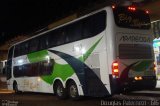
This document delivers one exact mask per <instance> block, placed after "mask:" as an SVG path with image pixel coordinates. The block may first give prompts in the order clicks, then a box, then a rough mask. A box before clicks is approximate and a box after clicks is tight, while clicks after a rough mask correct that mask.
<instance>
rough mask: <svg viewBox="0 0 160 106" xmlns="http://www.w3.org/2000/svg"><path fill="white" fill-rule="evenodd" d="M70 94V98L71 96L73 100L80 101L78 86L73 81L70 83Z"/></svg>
mask: <svg viewBox="0 0 160 106" xmlns="http://www.w3.org/2000/svg"><path fill="white" fill-rule="evenodd" d="M68 93H69V96H70V98H71V99H73V100H78V99H79V94H78V89H77V85H76V83H75V82H74V81H71V82H70V83H69V85H68Z"/></svg>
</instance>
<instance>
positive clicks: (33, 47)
mask: <svg viewBox="0 0 160 106" xmlns="http://www.w3.org/2000/svg"><path fill="white" fill-rule="evenodd" d="M38 45H39V39H36V38H34V39H32V40H30V41H29V53H31V52H35V51H37V50H38Z"/></svg>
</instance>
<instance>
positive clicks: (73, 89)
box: [70, 85, 77, 98]
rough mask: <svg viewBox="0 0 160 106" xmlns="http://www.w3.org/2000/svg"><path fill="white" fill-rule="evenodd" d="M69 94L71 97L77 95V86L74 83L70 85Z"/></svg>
mask: <svg viewBox="0 0 160 106" xmlns="http://www.w3.org/2000/svg"><path fill="white" fill-rule="evenodd" d="M70 96H71V97H73V98H74V97H76V96H77V87H76V86H75V85H71V86H70Z"/></svg>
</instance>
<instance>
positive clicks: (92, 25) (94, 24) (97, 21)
mask: <svg viewBox="0 0 160 106" xmlns="http://www.w3.org/2000/svg"><path fill="white" fill-rule="evenodd" d="M105 27H106V12H105V11H102V12H100V13H98V14H94V15H92V16H90V17H88V18H86V19H84V20H83V38H87V37H92V36H95V35H97V34H99V33H100V32H102V31H103V30H104V29H105Z"/></svg>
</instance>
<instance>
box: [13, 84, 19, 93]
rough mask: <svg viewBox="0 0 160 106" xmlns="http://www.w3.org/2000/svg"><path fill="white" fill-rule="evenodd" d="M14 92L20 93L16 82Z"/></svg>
mask: <svg viewBox="0 0 160 106" xmlns="http://www.w3.org/2000/svg"><path fill="white" fill-rule="evenodd" d="M13 90H14V91H15V93H16V94H17V93H19V90H18V85H17V83H16V82H14V84H13Z"/></svg>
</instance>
